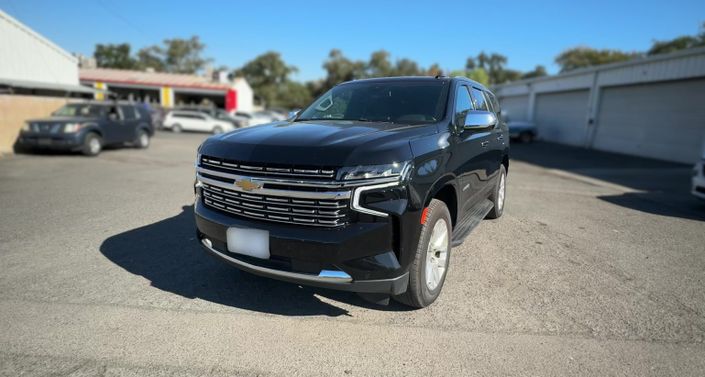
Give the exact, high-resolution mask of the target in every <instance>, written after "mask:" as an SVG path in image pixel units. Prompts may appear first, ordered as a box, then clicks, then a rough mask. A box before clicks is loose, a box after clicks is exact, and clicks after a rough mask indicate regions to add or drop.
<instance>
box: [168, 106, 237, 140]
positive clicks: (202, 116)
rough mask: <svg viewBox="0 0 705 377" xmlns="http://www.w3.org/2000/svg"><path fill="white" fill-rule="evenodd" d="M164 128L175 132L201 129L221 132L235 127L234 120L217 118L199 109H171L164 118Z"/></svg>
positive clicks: (201, 130)
mask: <svg viewBox="0 0 705 377" xmlns="http://www.w3.org/2000/svg"><path fill="white" fill-rule="evenodd" d="M164 128H165V129H167V130H172V131H173V132H181V131H200V132H210V133H214V134H220V133H223V132H230V131H232V130H234V129H235V126H234V125H233V123H232V122H229V121H226V120H222V119H216V118H214V117H212V116H210V115H208V114H206V113H203V112H199V111H179V110H175V111H171V112H169V114H167V116H166V118H164Z"/></svg>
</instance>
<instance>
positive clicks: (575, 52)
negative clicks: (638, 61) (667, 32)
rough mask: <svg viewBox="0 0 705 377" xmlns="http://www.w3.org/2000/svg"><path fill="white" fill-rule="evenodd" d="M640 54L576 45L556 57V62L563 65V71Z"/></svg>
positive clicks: (613, 61)
mask: <svg viewBox="0 0 705 377" xmlns="http://www.w3.org/2000/svg"><path fill="white" fill-rule="evenodd" d="M638 56H639V54H638V53H635V52H623V51H619V50H608V49H605V50H597V49H594V48H590V47H575V48H571V49H568V50H565V51H563V52H562V53H560V55H558V56H557V57H556V64H558V65H559V66H560V67H561V72H568V71H572V70H574V69H578V68H585V67H593V66H596V65H602V64H610V63H617V62H623V61H627V60H631V59H634V58H636V57H638Z"/></svg>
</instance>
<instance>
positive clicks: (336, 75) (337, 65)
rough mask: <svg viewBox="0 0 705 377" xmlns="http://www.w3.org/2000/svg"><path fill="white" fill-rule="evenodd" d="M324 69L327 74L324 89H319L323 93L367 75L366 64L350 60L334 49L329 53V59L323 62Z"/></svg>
mask: <svg viewBox="0 0 705 377" xmlns="http://www.w3.org/2000/svg"><path fill="white" fill-rule="evenodd" d="M323 69H325V70H326V73H327V74H326V79H325V80H324V82H323V85H322V87H321V88H319V89H321V90H322V91H321V93H323V92H325V91H327V90H328V89H330V88H332V87H333V86H335V85H337V84H339V83H341V82H344V81H350V80H355V79H360V78H363V77H365V75H366V73H365V62H363V61H360V60H350V59H348V58H346V57H345V56H344V55H343V52H342V51H340V50H338V49H333V50H331V51H330V53H328V59H327V60H326V61H325V62H323ZM321 93H319V94H321Z"/></svg>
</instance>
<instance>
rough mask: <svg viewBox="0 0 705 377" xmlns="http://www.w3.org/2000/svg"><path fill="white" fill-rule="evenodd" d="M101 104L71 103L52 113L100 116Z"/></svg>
mask: <svg viewBox="0 0 705 377" xmlns="http://www.w3.org/2000/svg"><path fill="white" fill-rule="evenodd" d="M103 110H104V107H103V106H96V105H89V104H80V103H73V104H69V105H66V106H64V107H62V108H60V109H59V110H56V111H55V112H54V114H53V115H56V116H68V117H92V118H95V117H100V116H102V115H103Z"/></svg>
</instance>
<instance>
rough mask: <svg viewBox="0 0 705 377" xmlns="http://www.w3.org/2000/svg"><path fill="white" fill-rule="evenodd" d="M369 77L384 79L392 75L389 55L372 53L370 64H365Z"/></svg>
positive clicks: (382, 52)
mask: <svg viewBox="0 0 705 377" xmlns="http://www.w3.org/2000/svg"><path fill="white" fill-rule="evenodd" d="M367 75H368V76H369V77H385V76H391V75H392V63H390V62H389V53H388V52H387V51H385V50H379V51H375V52H373V53H372V56H370V62H369V63H367Z"/></svg>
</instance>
